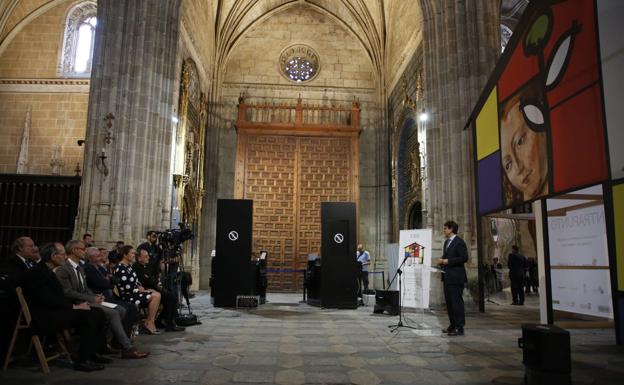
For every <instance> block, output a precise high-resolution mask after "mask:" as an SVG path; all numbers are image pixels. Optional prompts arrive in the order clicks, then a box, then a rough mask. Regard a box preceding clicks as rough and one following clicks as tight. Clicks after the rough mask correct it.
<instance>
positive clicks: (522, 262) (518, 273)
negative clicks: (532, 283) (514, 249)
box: [507, 253, 527, 279]
mask: <svg viewBox="0 0 624 385" xmlns="http://www.w3.org/2000/svg"><path fill="white" fill-rule="evenodd" d="M507 267H508V268H509V276H510V277H512V278H514V279H523V278H524V272H525V271H526V268H527V259H526V257H525V256H524V255H522V254H519V253H511V254H509V256H508V257H507Z"/></svg>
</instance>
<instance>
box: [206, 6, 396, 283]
mask: <svg viewBox="0 0 624 385" xmlns="http://www.w3.org/2000/svg"><path fill="white" fill-rule="evenodd" d="M292 44H306V45H308V46H310V47H312V48H313V49H314V50H315V51H316V52H317V53H318V54H319V57H320V62H321V69H320V72H319V74H318V76H317V77H316V78H315V79H313V80H312V81H310V82H309V83H305V84H294V83H292V82H291V81H289V80H288V79H286V78H285V77H284V76H282V75H281V74H280V72H279V67H278V59H279V55H280V53H281V52H282V50H283V49H285V48H287V47H288V46H290V45H292ZM223 70H224V71H225V73H224V76H223V79H224V83H223V85H222V87H221V92H222V93H221V99H220V102H218V104H219V106H218V108H215V109H217V110H218V111H219V112H218V113H216V115H218V116H217V117H216V118H215V120H214V122H216V123H214V124H215V126H217V127H218V129H219V138H218V143H219V147H218V154H213V159H215V158H216V159H218V181H217V184H216V188H217V191H216V197H217V198H231V197H232V196H233V194H234V170H235V167H234V163H235V159H236V130H235V128H234V123H235V120H236V116H237V103H238V100H237V99H238V96H239V95H240V94H241V93H243V92H244V93H245V94H246V95H247V96H248V98H249V99H248V100H249V101H250V102H258V101H268V102H276V103H291V104H292V103H295V101H296V99H297V97H298V96H301V98H302V99H303V103H304V104H316V105H332V104H333V105H335V104H341V105H350V104H351V102H352V101H353V99H354V98H358V99H359V100H360V102H361V110H362V115H361V127H362V133H361V135H360V172H359V173H360V226H359V231H360V239H361V241H362V242H364V243H366V244H367V247H368V249H369V250H370V251H371V255H372V257H373V265H375V258H379V259H380V260H381V259H382V258H381V256H382V253H381V250H383V246H384V245H385V243H387V242H388V238H389V232H390V229H389V226H388V224H386V223H384V222H383V221H381V220H380V218H383V217H385V216H384V215H383V214H382V213H380V210H381V211H384V210H385V211H388V210H389V207H388V205H387V202H385V205H383V203H382V207H380V205H379V202H378V200H379V197H380V189H381V190H388V189H389V186H388V184H387V183H385V184H383V185H381V186H380V184H379V183H378V180H379V175H377V173H378V171H377V170H378V168H377V163H378V161H379V157H387V156H388V149H387V147H386V146H384V144H383V143H378V141H377V139H376V138H377V132H378V130H384V124H383V122H382V116H383V114H382V108H381V104H380V103H379V97H378V93H377V89H376V84H375V80H374V78H375V77H374V74H373V69H372V65H371V62H370V59H369V58H368V56H367V53H366V51H365V50H364V49H363V48H362V46H361V45H360V44H359V43H358V41H357V39H356V38H355V37H354V36H353V35H352V34H350V32H348V31H347V30H345V29H344V28H343V27H342V26H340V25H339V24H337V23H336V22H334V21H333V20H332V19H331V18H329V17H328V16H325V15H324V14H321V13H319V12H317V11H315V10H313V9H312V8H309V7H302V6H293V7H291V8H289V9H287V10H285V11H283V12H280V13H278V14H276V15H274V16H273V17H271V18H269V19H268V20H266V21H264V22H262V23H261V24H259V25H257V26H255V27H254V28H253V29H252V30H251V31H250V32H249V33H248V34H246V35H245V37H243V38H242V40H241V41H240V42H238V45H237V46H236V47H235V48H234V50H233V52H232V54H231V55H230V58H229V60H228V61H227V63H226V67H225V68H224V69H223ZM215 107H216V106H215ZM215 126H213V127H209V130H212V129H215V128H216V127H215ZM209 156H210V155H209ZM207 162H210V160H208V159H207ZM202 275H203V273H202Z"/></svg>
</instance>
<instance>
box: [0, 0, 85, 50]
mask: <svg viewBox="0 0 624 385" xmlns="http://www.w3.org/2000/svg"><path fill="white" fill-rule="evenodd" d="M65 2H66V0H52V1H50V2H49V3H46V4H44V5H42V6H40V7H39V8H37V9H34V10H33V11H32V12H31V13H29V14H28V15H27V16H26V17H24V18H23V19H22V20H20V21H19V22H18V23H17V24H16V25H15V26H14V27H13V28H11V31H10V32H9V33H8V34H7V35H6V36H5V37H4V39H3V40H2V42H1V43H0V56H2V53H3V52H4V51H5V50H6V49H7V47H8V46H9V44H11V42H12V41H13V39H15V37H16V36H17V35H18V34H19V33H20V32H21V31H22V29H24V28H25V27H26V26H27V25H28V24H30V23H31V22H32V21H33V20H35V19H36V18H38V17H39V16H41V15H43V14H44V13H46V12H48V11H49V10H50V9H52V8H54V7H56V6H57V5H60V4H62V3H65ZM80 2H82V1H78V2H75V3H72V4H71V5H69V6H68V7H67V8H68V9H70V8H73V7H74V6H75V5H76V4H77V3H80ZM6 16H7V20H8V18H9V14H7V15H6ZM3 21H4V20H3ZM1 31H2V30H1V29H0V32H1Z"/></svg>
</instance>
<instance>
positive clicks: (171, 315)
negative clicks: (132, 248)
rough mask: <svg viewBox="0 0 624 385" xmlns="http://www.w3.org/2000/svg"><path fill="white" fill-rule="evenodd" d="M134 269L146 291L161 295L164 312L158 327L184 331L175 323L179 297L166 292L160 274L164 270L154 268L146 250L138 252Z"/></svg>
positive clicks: (169, 330) (161, 314)
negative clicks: (149, 290) (153, 291)
mask: <svg viewBox="0 0 624 385" xmlns="http://www.w3.org/2000/svg"><path fill="white" fill-rule="evenodd" d="M132 268H133V269H134V271H135V273H136V274H137V277H138V278H139V282H141V285H142V286H143V287H144V288H145V289H151V290H155V291H157V292H159V293H160V295H161V303H162V305H163V310H162V311H161V312H160V315H159V316H158V318H157V319H156V324H157V326H160V325H162V326H164V328H165V330H166V331H168V332H178V331H184V330H185V328H183V327H181V326H178V325H176V323H175V318H176V317H177V315H178V309H177V307H178V301H177V299H178V296H177V295H176V293H174V292H173V291H171V289H169V290H165V288H164V287H163V285H162V283H161V280H160V272H161V271H162V270H164V269H160V268H157V269H154V268H153V266H152V265H151V264H150V257H149V254H148V252H147V250H145V249H141V250H138V255H137V256H136V262H135V263H134V265H132ZM159 324H160V325H159Z"/></svg>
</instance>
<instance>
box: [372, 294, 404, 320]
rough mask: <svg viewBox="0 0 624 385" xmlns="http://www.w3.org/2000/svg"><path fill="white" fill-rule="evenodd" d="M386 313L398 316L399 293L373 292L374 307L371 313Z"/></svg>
mask: <svg viewBox="0 0 624 385" xmlns="http://www.w3.org/2000/svg"><path fill="white" fill-rule="evenodd" d="M383 312H386V313H388V314H390V315H398V314H399V291H398V290H377V291H375V307H373V313H378V314H379V313H383Z"/></svg>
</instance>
